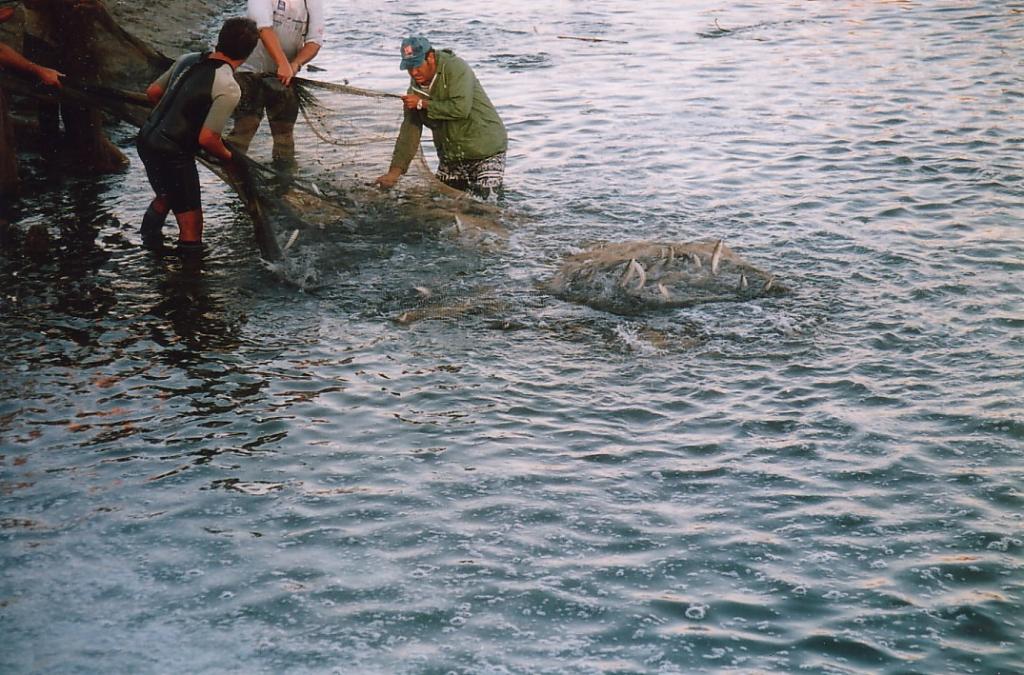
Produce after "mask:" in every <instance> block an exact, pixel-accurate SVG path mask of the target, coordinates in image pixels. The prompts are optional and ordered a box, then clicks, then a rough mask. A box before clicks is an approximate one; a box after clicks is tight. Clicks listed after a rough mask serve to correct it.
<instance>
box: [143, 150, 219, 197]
mask: <svg viewBox="0 0 1024 675" xmlns="http://www.w3.org/2000/svg"><path fill="white" fill-rule="evenodd" d="M136 148H137V149H138V151H139V159H141V160H142V164H143V166H145V167H146V177H147V178H149V184H150V185H152V186H153V192H155V193H156V195H157V196H158V197H164V198H165V199H167V203H168V204H169V205H170V207H171V211H174V212H175V213H185V212H186V211H195V210H197V209H200V208H202V205H203V202H202V197H201V194H202V193H201V192H200V189H199V172H198V171H197V170H196V160H195V157H193V156H192V155H186V154H182V153H167V152H161V151H159V150H153V149H152V148H149V147H148V146H147V145H146V144H145V143H138V144H136Z"/></svg>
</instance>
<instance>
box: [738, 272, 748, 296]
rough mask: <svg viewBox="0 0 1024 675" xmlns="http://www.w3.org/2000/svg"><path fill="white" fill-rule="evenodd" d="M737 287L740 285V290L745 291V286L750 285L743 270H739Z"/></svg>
mask: <svg viewBox="0 0 1024 675" xmlns="http://www.w3.org/2000/svg"><path fill="white" fill-rule="evenodd" d="M739 287H740V290H741V291H745V290H747V288H749V287H750V284H749V283H747V275H746V274H744V273H743V272H740V284H739Z"/></svg>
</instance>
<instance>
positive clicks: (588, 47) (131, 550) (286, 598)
mask: <svg viewBox="0 0 1024 675" xmlns="http://www.w3.org/2000/svg"><path fill="white" fill-rule="evenodd" d="M329 4H330V5H331V8H330V30H329V33H330V39H331V41H330V43H329V45H328V46H327V47H326V48H325V51H324V53H323V54H322V56H321V58H320V59H318V63H319V65H320V66H321V67H322V68H324V70H323V71H321V72H319V73H316V74H315V76H316V77H319V78H321V79H327V80H332V81H341V80H342V79H348V80H349V81H350V82H351V83H353V84H357V85H361V86H368V87H374V88H382V89H385V90H388V91H401V90H402V89H403V88H404V85H405V79H404V76H403V74H402V73H401V72H399V70H398V68H397V64H396V60H397V57H396V52H397V44H398V42H399V40H400V39H401V37H402V36H403V35H404V34H406V33H408V32H411V31H416V32H423V33H426V34H427V35H429V36H430V37H431V38H432V39H433V41H434V42H435V43H436V44H437V45H439V46H451V47H454V48H455V49H456V51H457V53H459V54H460V55H462V56H464V57H465V58H466V59H467V60H468V61H469V62H470V63H471V64H473V65H474V66H475V67H476V72H477V74H478V76H479V77H480V79H481V80H482V81H483V83H484V85H485V86H486V88H487V90H488V92H489V94H490V95H491V98H492V99H493V100H494V101H495V102H496V103H497V105H498V107H499V109H500V110H501V112H502V114H503V116H504V118H505V120H506V122H507V124H508V127H509V131H510V136H511V147H510V153H509V167H508V172H507V175H506V180H507V186H508V189H509V195H508V205H509V209H510V210H513V211H515V212H516V214H517V216H516V219H515V223H514V224H513V225H512V236H511V239H510V240H509V243H508V245H507V246H505V247H503V248H499V249H497V250H493V251H484V252H481V251H479V250H466V249H464V248H462V247H459V246H457V245H454V244H453V243H452V242H451V241H448V240H445V239H441V238H436V237H431V236H425V235H424V234H423V233H422V232H420V233H403V232H401V231H395V230H394V228H389V227H386V226H385V225H386V224H382V227H381V230H380V231H379V232H371V233H367V235H366V237H365V238H364V239H362V240H360V241H357V242H354V243H353V244H351V245H350V246H348V247H347V248H345V250H343V251H342V252H341V253H339V254H338V255H337V257H336V259H325V260H320V261H319V262H318V263H317V265H318V266H317V268H316V269H312V270H308V272H309V273H310V274H311V275H312V276H313V277H315V278H316V280H317V281H316V283H315V284H310V285H309V287H308V288H307V289H306V290H301V289H298V288H296V287H295V286H294V285H292V284H289V283H285V282H283V281H281V280H280V279H279V277H278V276H275V275H274V274H271V273H270V272H269V271H267V270H266V268H265V267H264V266H263V265H261V264H260V262H259V260H258V258H257V257H256V255H255V253H254V251H253V246H252V243H251V230H250V225H249V223H248V220H247V219H246V217H245V215H244V214H243V213H242V211H241V209H240V208H239V205H238V202H237V199H236V198H235V197H234V196H233V195H232V194H231V193H229V192H228V191H226V190H225V189H223V188H222V187H220V186H219V185H218V183H217V182H216V180H215V179H214V178H213V177H212V176H211V175H210V174H204V175H205V179H204V185H205V187H204V190H205V192H204V197H205V201H206V204H207V213H208V223H209V224H208V234H207V239H208V241H209V243H210V244H211V246H212V249H213V250H212V252H211V254H210V255H209V256H208V257H207V258H206V260H205V261H204V262H203V264H202V269H201V270H200V271H198V272H197V271H196V270H194V269H191V268H189V267H187V266H186V267H183V266H182V264H181V263H179V262H177V261H176V260H163V261H157V260H154V259H152V258H150V257H149V256H147V255H144V254H143V253H142V252H141V251H140V250H139V249H138V235H137V232H136V230H137V223H138V221H139V220H140V218H141V213H142V210H143V208H144V207H145V202H146V201H147V199H148V197H145V196H144V195H146V194H147V191H148V188H147V187H146V183H145V178H144V176H143V175H142V172H141V168H140V165H139V163H138V162H137V161H136V162H135V163H134V165H133V168H132V170H131V171H130V172H129V173H127V174H126V175H123V176H115V177H113V178H107V179H103V180H102V181H81V180H78V181H76V180H74V179H70V178H68V179H66V180H65V181H64V184H63V186H62V187H61V188H60V189H58V190H50V191H45V190H44V187H43V179H44V176H41V175H37V176H36V177H35V178H33V179H32V180H33V181H35V182H34V183H33V184H32V185H31V186H30V189H31V190H36V192H35V193H34V194H36V197H34V198H30V199H28V200H26V201H25V203H23V204H22V205H21V210H22V217H23V219H24V220H25V222H26V223H32V222H42V223H48V224H50V225H51V229H53V231H54V232H56V230H57V228H59V229H60V233H61V234H62V239H61V246H60V248H59V250H58V251H57V252H56V253H54V254H52V255H50V256H48V257H46V258H44V259H34V258H30V257H25V256H22V255H21V254H18V255H5V256H4V257H3V258H2V259H0V278H2V283H3V291H2V299H0V309H2V312H3V322H2V327H0V344H2V354H0V369H2V383H0V391H2V394H0V444H2V448H3V449H2V452H0V555H2V559H0V570H2V573H0V631H2V633H3V635H4V638H3V643H4V646H3V647H2V648H0V670H2V671H4V672H19V673H20V672H46V673H54V672H228V671H229V672H266V673H282V672H296V673H298V672H332V671H336V672H361V673H395V672H402V673H425V672H438V673H440V672H460V673H462V672H466V673H469V672H473V673H486V672H492V673H542V672H544V673H598V672H622V673H625V672H666V673H669V672H679V673H693V672H743V673H749V672H778V673H788V672H797V671H800V672H821V673H854V672H857V673H859V672H884V673H929V674H931V673H1015V672H1021V671H1022V670H1024V658H1022V656H1021V654H1022V653H1024V648H1022V642H1024V641H1022V635H1024V611H1022V604H1024V603H1022V597H1024V588H1022V586H1024V572H1022V564H1024V548H1022V543H1021V542H1022V539H1024V532H1022V513H1024V497H1022V492H1021V490H1022V477H1024V470H1022V460H1021V453H1022V449H1024V417H1022V412H1021V402H1022V401H1024V384H1022V382H1024V330H1022V329H1024V302H1022V292H1024V287H1022V286H1024V243H1022V236H1024V227H1022V225H1024V223H1022V213H1024V210H1022V203H1024V188H1022V178H1024V160H1022V150H1024V147H1022V146H1024V123H1022V117H1021V110H1022V103H1024V84H1022V82H1021V74H1022V73H1024V67H1022V66H1024V62H1022V61H1024V59H1022V50H1021V45H1022V44H1024V5H1022V4H1020V3H1016V2H995V1H992V2H953V1H942V0H940V1H936V2H927V3H924V2H911V1H906V2H899V1H890V2H883V1H881V0H879V1H868V0H864V1H857V2H854V1H853V0H851V1H850V2H748V3H719V2H707V1H705V0H700V1H695V2H686V3H683V2H675V1H672V2H670V1H668V0H652V1H650V2H645V3H638V2H611V1H609V0H595V1H592V2H577V1H568V0H567V1H563V2H536V1H535V0H523V1H522V2H517V3H482V2H463V3H450V2H440V1H439V0H422V1H421V2H418V3H414V4H409V3H398V2H385V1H366V2H358V3H340V2H338V3H329ZM560 36H561V37H560ZM581 37H583V38H600V39H603V40H605V41H603V42H597V41H593V40H581V39H571V38H581ZM117 133H118V136H117V137H118V139H119V141H120V142H121V143H123V144H124V145H125V147H126V148H130V139H131V134H130V130H127V129H125V130H122V131H119V132H117ZM129 152H130V150H129ZM384 168H385V167H382V171H383V169H384ZM701 238H714V239H718V238H721V239H724V240H725V241H726V242H727V243H728V244H729V245H730V247H732V248H733V249H734V250H736V251H737V252H738V253H740V254H741V255H743V256H745V257H746V258H747V259H748V260H749V261H751V262H752V263H753V264H755V265H758V266H760V267H762V268H765V269H768V270H770V271H771V272H772V273H774V274H775V275H776V277H777V278H778V279H780V280H781V281H783V282H784V283H785V284H786V285H787V286H788V287H789V288H790V289H791V290H790V292H789V293H788V294H787V295H783V296H780V297H773V298H768V299H761V300H755V301H751V302H744V303H721V304H713V305H705V306H700V307H697V308H690V309H678V310H672V311H662V312H656V313H655V312H652V313H642V314H639V315H634V316H617V315H614V314H609V313H605V312H600V311H597V310H593V309H589V308H586V307H583V306H576V305H572V304H569V303H567V302H564V301H561V300H558V299H556V298H553V297H551V296H549V295H547V294H545V293H544V292H543V291H542V290H540V289H539V287H538V285H537V282H538V281H539V280H541V279H544V278H546V277H548V276H550V275H551V274H552V273H553V271H554V270H555V269H556V267H557V265H558V262H559V260H560V259H561V257H562V256H563V255H565V254H566V253H569V252H571V251H575V250H578V247H581V246H584V245H587V244H588V243H592V242H594V241H599V240H611V241H618V240H626V239H650V240H663V241H665V240H667V241H690V240H694V239H701ZM415 286H427V287H430V288H433V289H440V291H439V292H444V293H450V294H452V295H453V297H454V296H457V297H459V298H462V299H465V298H469V299H470V301H469V302H470V304H471V305H473V307H472V309H471V310H470V311H468V312H453V313H452V314H451V315H449V316H448V317H447V318H445V317H440V318H437V317H435V318H431V319H428V320H424V321H420V322H417V323H412V324H409V325H402V324H400V323H397V322H396V321H394V319H395V317H396V315H398V314H399V313H400V312H401V311H402V310H403V309H404V308H407V307H408V306H409V303H410V302H411V301H412V299H414V298H415V295H416V293H415V291H414V290H413V289H414V287H415ZM474 303H475V304H474Z"/></svg>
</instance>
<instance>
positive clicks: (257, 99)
mask: <svg viewBox="0 0 1024 675" xmlns="http://www.w3.org/2000/svg"><path fill="white" fill-rule="evenodd" d="M235 80H236V81H237V82H238V86H239V87H240V88H241V90H242V98H241V99H240V100H239V101H238V106H236V107H235V113H234V118H235V119H238V118H240V117H250V116H253V115H255V116H256V117H263V113H264V112H266V114H267V120H269V121H270V122H287V123H289V124H295V120H296V119H298V117H299V99H298V97H297V96H296V95H295V90H294V89H293V88H291V87H285V86H284V85H283V84H281V82H280V80H278V79H277V78H276V77H274V76H273V75H267V74H266V73H235Z"/></svg>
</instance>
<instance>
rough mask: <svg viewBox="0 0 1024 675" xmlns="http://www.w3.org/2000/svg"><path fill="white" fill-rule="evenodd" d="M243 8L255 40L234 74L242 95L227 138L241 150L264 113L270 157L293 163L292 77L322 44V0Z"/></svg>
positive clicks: (271, 1) (255, 2)
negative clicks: (255, 32) (256, 35)
mask: <svg viewBox="0 0 1024 675" xmlns="http://www.w3.org/2000/svg"><path fill="white" fill-rule="evenodd" d="M248 14H249V18H251V19H252V20H253V21H255V22H256V26H257V27H258V28H259V31H260V42H259V44H258V45H256V50H255V51H254V52H253V53H252V56H250V57H249V59H248V60H247V61H246V62H245V63H243V64H242V65H241V67H239V69H238V72H237V73H236V74H235V77H236V79H237V80H238V85H239V86H240V87H241V89H242V100H241V102H240V103H239V104H238V108H236V109H235V114H234V119H235V124H234V128H233V129H232V131H231V134H230V135H229V136H228V140H229V141H231V142H232V143H234V144H235V145H236V146H237V147H238V148H239V149H240V150H242V152H246V151H247V150H248V149H249V143H250V142H251V141H252V138H253V136H255V135H256V130H257V129H258V128H259V126H260V120H262V118H263V115H264V114H266V116H267V120H268V121H269V122H270V133H271V135H272V136H273V139H274V149H273V155H272V156H273V159H274V163H275V164H276V165H279V166H281V167H284V168H290V167H292V166H294V163H295V136H294V128H295V120H296V119H297V118H298V116H299V102H298V99H297V98H296V96H295V90H294V89H293V88H292V86H291V84H292V78H293V77H295V75H296V74H298V72H299V70H300V69H301V68H302V67H303V66H304V65H306V64H307V63H309V62H310V61H312V60H313V58H314V57H315V56H316V55H317V52H319V51H320V45H321V44H323V37H324V12H323V0H249V4H248Z"/></svg>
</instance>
